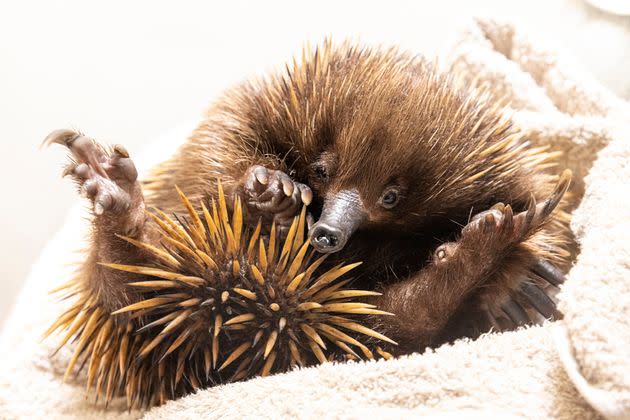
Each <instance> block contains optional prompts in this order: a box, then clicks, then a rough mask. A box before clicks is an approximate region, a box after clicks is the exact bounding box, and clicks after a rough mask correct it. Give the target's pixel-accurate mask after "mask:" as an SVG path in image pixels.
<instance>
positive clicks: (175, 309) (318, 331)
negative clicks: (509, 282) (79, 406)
mask: <svg viewBox="0 0 630 420" xmlns="http://www.w3.org/2000/svg"><path fill="white" fill-rule="evenodd" d="M178 191H179V193H180V197H181V200H182V203H183V204H184V205H185V207H186V209H187V216H188V217H189V220H187V221H186V220H183V219H182V218H181V217H178V218H177V219H175V220H174V219H172V218H171V217H169V216H168V215H166V214H164V213H162V212H160V211H159V210H156V213H157V214H153V213H149V214H148V215H149V217H151V218H152V219H153V221H154V222H155V223H156V224H157V225H158V226H160V230H161V232H162V239H163V242H162V244H161V245H160V246H154V245H152V244H148V243H144V242H141V241H137V240H135V239H133V238H129V237H122V239H124V240H126V241H128V242H129V243H131V244H133V245H134V246H136V247H137V248H138V249H141V250H144V251H145V252H147V253H148V254H150V255H151V256H153V257H154V258H155V260H154V262H152V263H150V264H149V265H146V266H138V265H122V264H116V263H103V264H102V265H103V266H106V267H109V268H111V269H114V270H119V271H123V272H126V273H133V274H135V275H140V276H142V279H141V280H140V281H131V282H129V283H128V284H127V287H129V288H130V289H135V290H136V293H134V295H135V296H137V299H138V300H137V301H135V302H133V303H131V304H130V305H128V306H125V307H123V308H120V309H118V310H116V311H114V312H113V313H108V312H106V311H104V310H103V308H102V306H100V305H99V304H98V302H97V301H96V299H95V298H94V296H93V293H92V291H91V290H89V289H86V288H85V283H84V282H83V281H82V279H80V278H79V279H74V280H72V281H71V282H69V283H68V284H66V285H65V286H63V287H62V288H61V289H60V290H58V291H64V292H66V293H67V294H69V295H71V296H73V297H75V296H74V295H77V297H78V299H77V302H76V304H74V305H73V306H72V307H71V308H70V309H69V310H68V311H67V312H65V313H64V314H63V315H62V316H61V317H60V318H59V319H58V320H57V321H56V322H55V323H54V324H53V325H52V326H51V327H50V329H49V330H48V331H47V332H46V335H49V334H51V333H52V332H53V331H55V330H64V329H67V332H66V333H65V337H64V338H63V339H62V341H61V343H60V346H63V345H65V344H66V343H67V342H68V340H69V339H70V338H71V337H73V336H76V339H77V344H76V348H75V349H74V355H73V357H72V359H71V360H70V362H69V364H68V367H67V371H66V377H67V376H68V375H69V374H70V373H72V372H73V371H75V368H76V365H77V363H82V364H85V365H86V366H87V389H88V391H89V390H91V389H92V388H94V390H95V395H96V396H97V398H98V397H101V398H103V399H104V400H105V401H106V402H108V401H109V400H110V399H111V398H112V397H113V396H114V395H118V394H122V393H124V394H125V395H126V396H127V402H128V405H129V407H133V406H135V405H151V404H153V403H163V402H164V401H165V400H166V399H169V398H174V397H176V396H179V395H183V394H185V393H188V392H190V391H192V390H195V389H198V388H200V387H205V386H208V385H209V384H214V383H221V382H225V381H236V380H241V379H245V378H248V377H250V376H253V375H256V374H259V375H262V376H266V375H268V374H269V373H272V372H281V371H285V370H287V369H288V368H289V367H291V366H306V365H309V364H313V363H316V362H320V363H324V362H326V361H329V360H340V358H345V357H350V358H357V359H360V358H367V359H372V358H373V357H374V355H373V352H372V350H376V351H377V352H378V353H379V354H380V355H381V356H382V357H389V354H388V353H387V352H385V351H384V350H382V349H381V348H380V347H378V346H376V347H372V350H370V348H368V346H366V345H365V344H363V343H362V342H361V341H359V339H357V338H358V337H356V338H355V335H360V334H363V335H365V336H368V337H372V338H374V339H377V340H383V341H386V342H389V343H392V344H395V343H394V342H393V341H392V340H390V339H388V338H387V337H385V336H384V335H382V334H379V333H378V332H376V331H374V330H372V329H370V328H367V327H365V326H363V325H361V322H360V320H359V319H358V318H360V317H361V315H371V316H382V315H391V314H388V313H386V312H383V311H379V310H378V309H375V306H374V305H370V304H367V303H362V302H359V301H357V300H356V299H357V298H360V297H365V296H375V295H379V293H376V292H373V291H365V290H351V289H347V288H344V286H345V285H346V284H348V282H349V279H347V280H343V281H339V280H340V278H341V277H342V276H343V275H344V274H346V273H347V272H348V271H350V270H352V269H353V268H355V267H356V266H358V265H359V263H355V264H350V265H342V264H339V265H337V266H335V267H333V268H332V269H330V270H328V271H326V272H324V273H321V272H316V270H317V268H318V267H319V266H320V265H321V263H322V262H323V260H324V259H325V256H323V257H319V258H317V259H314V258H313V257H314V252H313V251H312V249H311V250H309V242H308V241H306V240H305V235H304V234H305V215H306V213H305V208H304V209H303V211H302V212H301V214H300V215H299V216H297V217H296V218H295V219H294V221H293V223H292V224H291V228H290V230H289V232H288V235H287V237H286V238H285V239H284V240H281V238H279V237H278V235H277V234H276V232H275V230H276V229H275V225H272V227H271V233H270V235H269V240H267V241H266V242H265V240H264V238H263V237H262V236H261V224H260V223H259V224H258V225H257V226H256V228H255V229H251V228H248V227H247V226H243V214H242V213H243V212H242V208H241V204H240V200H239V199H238V197H237V198H236V203H235V205H234V206H233V209H234V210H233V213H232V217H230V216H229V214H228V210H227V205H226V200H225V196H224V194H223V190H222V189H221V187H220V185H219V188H218V194H219V196H218V200H217V202H215V201H214V200H212V203H211V205H210V206H209V207H210V210H208V208H207V207H206V205H205V204H204V203H203V202H202V203H201V205H200V208H201V209H202V211H201V214H198V212H197V211H196V210H195V209H194V207H193V206H192V204H191V202H190V201H189V200H188V198H187V197H186V196H185V195H184V194H183V193H182V192H181V191H180V190H178ZM176 220H177V221H176ZM75 298H76V297H75ZM123 314H126V315H129V316H121V315H123ZM344 331H345V332H344ZM356 333H359V334H356ZM371 345H372V343H370V346H371ZM331 346H334V347H331ZM353 347H355V349H353ZM356 351H359V353H360V354H357V352H356Z"/></svg>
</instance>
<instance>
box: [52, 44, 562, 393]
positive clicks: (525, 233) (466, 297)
mask: <svg viewBox="0 0 630 420" xmlns="http://www.w3.org/2000/svg"><path fill="white" fill-rule="evenodd" d="M490 98H491V96H490V95H488V94H487V93H486V92H485V91H484V90H483V89H478V88H476V87H474V86H467V85H465V84H464V83H461V82H457V81H456V80H454V79H453V78H452V77H451V76H449V75H447V74H443V73H441V72H440V71H438V70H437V69H436V67H435V66H434V65H433V64H431V63H429V62H427V61H425V60H424V59H423V58H420V57H417V56H411V55H409V54H407V53H403V52H399V51H398V50H396V49H368V48H359V47H356V46H353V45H351V44H343V45H341V46H338V47H333V46H332V45H331V44H330V43H325V44H324V45H322V46H321V47H320V48H318V49H316V50H315V51H313V52H311V51H310V50H308V49H306V50H305V51H304V53H303V56H302V59H301V61H299V62H298V61H294V63H293V65H292V66H289V67H287V70H286V72H282V73H277V74H275V75H272V76H270V77H269V78H266V79H260V80H257V81H253V82H248V83H245V84H242V85H240V86H238V87H236V88H235V89H232V90H230V91H228V92H227V93H226V94H225V95H224V96H223V97H222V98H221V99H220V100H219V101H217V102H216V103H215V104H214V105H213V106H212V107H211V108H210V110H209V111H208V113H207V115H206V116H205V118H204V119H203V121H202V123H201V124H200V125H199V127H198V128H197V129H196V130H195V132H194V133H193V134H192V136H191V137H190V139H189V140H188V141H187V142H186V143H185V144H184V145H183V146H182V147H181V148H180V150H179V152H178V153H177V154H176V155H175V156H174V157H173V158H172V159H170V160H169V161H167V162H164V163H163V164H161V165H159V166H158V168H157V169H156V170H155V171H154V173H153V174H152V176H150V177H149V178H148V179H146V180H145V183H144V184H143V188H144V192H145V194H146V196H144V197H143V195H142V191H141V189H140V184H139V183H138V182H137V181H136V179H135V176H133V175H134V174H133V173H132V172H133V171H131V169H129V166H130V165H131V166H132V164H131V163H130V162H131V161H130V160H129V156H128V154H127V152H126V151H125V150H124V149H116V148H114V152H113V154H112V157H111V158H110V160H107V158H106V157H102V158H99V159H100V161H101V162H100V163H98V162H96V163H95V160H94V159H92V161H90V160H89V159H88V160H86V159H85V156H86V155H89V153H85V150H88V149H89V147H88V146H86V145H85V144H80V142H81V141H85V140H84V139H86V138H85V137H81V136H78V135H75V134H74V133H72V132H69V131H67V130H66V131H60V132H56V133H53V134H51V137H50V138H49V141H51V142H58V143H63V144H66V145H67V146H68V147H70V149H71V150H72V151H73V154H74V155H75V158H76V160H77V162H75V164H73V165H72V166H71V167H70V168H69V170H68V172H69V173H72V174H73V175H74V176H75V177H76V178H78V179H79V181H80V183H81V185H84V183H86V182H87V183H89V182H90V180H91V179H93V177H90V176H82V174H83V173H84V172H85V168H84V167H81V165H82V164H87V165H88V166H91V165H93V164H96V165H97V166H98V165H104V168H105V169H104V172H105V173H106V174H104V173H102V172H99V171H96V172H97V173H96V174H95V175H94V174H92V175H94V176H96V178H98V182H101V183H103V182H109V181H108V180H107V178H108V176H107V175H109V178H111V179H112V180H113V181H112V182H113V183H114V184H117V185H118V187H119V189H120V190H122V191H123V192H125V193H126V194H127V195H126V196H125V195H124V194H118V196H117V197H114V198H112V199H109V198H108V199H107V200H105V201H103V199H99V197H101V195H99V194H100V191H102V190H103V189H102V188H101V189H99V188H100V187H99V188H97V187H92V189H93V190H94V191H92V193H91V192H90V191H91V190H90V189H89V187H88V195H92V197H96V198H95V199H96V203H97V204H99V203H102V202H103V203H105V204H106V207H107V208H105V209H104V210H105V211H101V210H103V205H102V204H99V205H100V206H101V207H100V208H99V209H98V210H99V211H97V213H99V214H97V216H96V218H95V222H94V232H95V233H94V244H93V247H92V249H91V253H90V256H89V259H88V261H87V262H86V263H85V265H84V267H83V270H82V272H81V278H82V279H83V280H82V281H83V282H84V284H88V285H89V289H90V290H94V291H96V292H95V293H94V294H93V297H92V300H91V301H90V302H91V303H92V304H93V305H95V307H98V310H99V311H102V313H103V314H109V313H111V312H113V311H116V310H117V309H119V308H121V307H124V306H127V305H130V304H133V302H136V301H138V297H137V296H135V295H134V294H133V292H130V291H129V289H128V288H127V287H126V284H125V283H127V282H128V281H129V277H128V275H125V273H123V272H121V271H119V270H111V269H107V268H106V267H103V266H101V265H98V264H97V263H98V262H99V261H109V262H115V263H118V264H125V265H143V266H145V265H146V262H147V261H154V260H155V257H154V256H152V255H150V253H147V252H143V251H142V250H139V249H137V248H135V247H134V246H133V245H130V244H129V242H127V241H125V240H123V239H120V238H119V237H117V236H115V234H117V233H120V234H123V235H126V236H128V237H131V238H132V239H134V240H140V241H142V242H145V243H153V244H158V243H159V235H158V233H157V230H156V227H155V224H154V223H153V222H151V221H150V220H148V219H147V218H146V217H142V216H140V214H144V212H143V206H144V202H145V201H146V203H147V204H148V205H151V206H155V207H158V208H161V209H163V210H164V212H165V213H169V214H170V213H177V214H184V213H185V212H186V211H187V209H186V206H184V205H183V204H182V201H181V199H180V196H179V194H178V193H177V191H176V188H175V186H176V185H177V186H179V187H180V188H181V190H182V191H183V193H184V194H185V195H186V196H187V197H189V198H190V201H191V202H192V203H200V202H204V201H205V202H207V201H208V199H209V197H213V196H217V194H218V190H217V182H216V180H217V179H221V180H222V183H223V188H224V190H225V194H226V196H227V202H228V203H232V202H233V200H234V199H236V198H239V199H240V200H241V201H242V202H243V210H244V223H245V224H246V225H250V226H254V225H255V224H256V222H257V221H258V220H259V219H261V218H262V221H263V226H262V230H263V233H265V232H268V231H269V229H270V226H271V222H272V221H275V222H277V225H278V229H281V228H282V229H285V230H284V232H285V233H286V229H287V228H288V227H289V226H290V221H291V220H292V217H293V216H294V215H295V214H289V215H288V216H287V214H286V213H287V212H288V210H287V209H290V210H291V212H293V213H296V212H297V211H299V208H301V203H298V204H300V205H299V206H298V205H295V204H296V203H293V205H292V206H289V207H284V208H283V209H282V212H283V213H282V214H281V216H282V217H280V212H281V211H280V210H278V209H276V210H275V211H276V212H275V213H274V211H271V210H267V211H266V210H265V208H267V207H264V206H259V205H256V204H257V203H255V201H256V197H254V196H252V194H251V191H250V190H249V189H248V188H250V187H249V186H248V185H249V184H248V182H250V181H249V180H250V179H251V176H252V173H256V170H254V172H252V168H253V167H254V165H260V166H262V167H264V168H268V169H269V170H271V171H280V172H282V173H286V174H288V175H289V176H290V177H291V178H292V180H293V181H294V184H293V185H288V186H287V185H284V184H282V185H281V184H279V185H280V189H279V191H280V192H282V186H283V185H284V188H285V189H284V191H285V193H286V194H287V196H292V194H293V197H294V198H295V197H296V195H295V194H297V191H298V190H299V191H302V192H303V194H302V196H301V198H302V201H304V203H305V204H308V202H309V201H310V191H311V190H312V196H313V203H312V204H311V205H310V206H309V207H308V209H309V212H310V213H312V214H313V215H314V216H315V217H316V218H317V217H318V216H319V215H320V213H321V212H322V208H326V206H327V205H330V202H331V201H332V200H335V199H337V198H336V197H338V195H339V194H341V193H343V192H345V191H353V192H354V193H353V194H355V196H356V197H359V199H357V200H358V201H357V202H356V203H351V204H352V205H357V206H358V205H360V206H361V211H362V218H361V220H360V221H358V219H357V221H356V223H357V229H356V232H354V234H353V235H352V237H351V238H350V240H349V241H348V242H347V244H346V245H345V246H344V247H343V249H341V250H340V251H338V252H336V253H334V254H332V255H330V257H329V258H328V259H327V261H326V263H325V264H324V265H323V266H322V269H324V270H325V269H327V268H330V267H335V266H337V265H338V264H339V263H340V262H343V261H348V262H352V261H363V264H362V265H361V266H360V267H357V268H356V269H355V270H354V276H355V278H356V280H355V285H356V286H359V287H360V288H362V289H367V290H378V291H381V292H382V295H381V296H374V297H372V298H371V299H372V303H373V304H375V305H377V306H378V307H379V309H381V310H383V311H386V312H391V313H393V314H395V316H392V317H374V318H371V327H372V328H374V329H376V330H377V331H379V332H380V333H383V334H385V335H387V336H388V337H391V338H392V339H393V340H395V341H397V342H398V343H399V345H398V347H390V348H388V350H389V351H392V352H394V353H396V354H401V353H407V352H412V351H422V350H423V349H424V348H425V347H426V346H436V345H438V344H440V343H443V342H445V341H448V340H451V339H453V338H456V337H461V336H471V337H474V336H477V335H479V334H480V333H483V332H486V331H488V330H489V329H490V328H491V327H494V328H496V329H502V330H505V329H512V328H515V327H516V326H518V325H522V324H523V323H529V322H532V319H534V316H533V315H534V312H539V313H541V314H543V315H544V316H545V317H553V316H558V314H557V311H556V310H555V306H554V305H553V302H552V301H551V300H550V299H549V298H548V297H547V295H546V294H545V292H544V290H545V289H546V284H547V282H551V283H553V284H557V283H558V282H559V281H561V279H562V275H561V274H560V273H559V271H558V270H557V269H556V268H555V267H556V266H557V267H560V269H564V268H566V267H567V265H568V263H569V252H568V251H567V249H568V242H569V240H568V229H567V221H568V217H567V215H566V213H564V212H563V211H562V207H563V206H564V204H563V203H562V202H561V203H560V204H559V207H560V209H559V210H557V211H555V212H554V213H553V214H552V215H551V216H550V212H551V211H552V210H553V209H554V208H555V207H556V205H558V203H559V202H560V199H561V197H562V195H563V193H564V191H566V188H567V186H568V182H569V177H568V175H566V174H565V175H563V176H561V177H558V175H554V174H552V173H550V172H549V170H550V169H551V168H553V167H554V166H555V159H556V158H557V156H558V154H557V153H555V152H552V151H548V150H547V149H545V148H540V147H538V148H535V147H532V146H531V145H530V144H529V142H528V141H527V139H526V138H524V136H523V134H522V133H521V132H520V131H519V129H518V127H515V126H514V125H513V124H512V122H511V120H510V119H509V117H507V116H505V115H504V113H503V110H502V107H501V104H498V103H495V102H493V101H492V100H491V99H490ZM77 144H78V145H77ZM90 147H93V146H90ZM99 159H96V160H99ZM77 163H78V164H79V165H78V166H76V164H77ZM116 171H118V172H121V173H122V174H123V175H116V174H117V173H118V172H116ZM280 172H274V173H275V174H276V175H277V174H278V173H280ZM112 174H114V175H112ZM99 177H101V178H106V180H105V181H103V179H101V178H99ZM266 177H267V175H264V174H263V175H259V178H258V179H259V180H260V179H263V181H265V182H266ZM86 178H87V179H88V181H86ZM263 181H260V182H261V183H262V182H263ZM269 182H270V183H271V181H269ZM305 185H307V186H308V187H310V190H308V192H306V191H307V189H308V188H304V186H305ZM391 186H395V188H396V189H397V191H398V192H399V195H400V197H401V199H400V200H399V203H398V205H397V206H396V207H395V208H391V209H385V208H384V207H383V206H382V205H381V199H382V195H383V192H384V191H385V190H387V189H388V188H390V187H391ZM297 197H298V198H299V194H297ZM545 200H546V201H545ZM298 201H299V200H298ZM120 202H122V203H124V204H125V205H124V206H120V205H118V206H117V204H118V203H120ZM536 202H539V203H541V202H542V204H538V205H536V204H535V203H536ZM121 207H122V209H121ZM125 207H126V208H125ZM197 210H200V209H197ZM100 213H102V214H100ZM475 215H479V216H478V217H473V216H475ZM287 221H288V222H287ZM462 228H463V229H462ZM81 310H82V309H81V308H75V309H72V311H74V312H75V315H76V314H82V316H84V318H85V317H87V316H88V315H89V314H87V313H86V314H83V313H81ZM99 313H100V312H99ZM114 319H115V320H116V321H115V322H114V324H115V325H117V326H118V327H117V328H119V329H118V330H117V331H122V330H121V329H123V330H125V331H126V328H132V327H127V326H126V325H128V324H127V323H129V322H131V323H133V318H129V317H124V316H121V317H118V318H114ZM89 325H91V324H89ZM77 328H78V327H77ZM85 328H87V326H86V327H85ZM107 328H114V327H113V326H112V327H107ZM95 331H96V332H95V334H96V333H98V334H102V328H99V329H98V330H97V329H96V328H95ZM74 333H76V329H74V330H73V327H70V331H69V333H68V337H71V336H72V335H73V334H74ZM120 334H121V337H122V335H124V334H122V333H120ZM133 339H134V338H133V336H130V338H129V339H128V340H131V341H129V343H130V344H128V347H126V348H127V349H131V348H132V347H131V346H133V344H131V342H132V341H133ZM186 345H189V346H190V345H191V344H181V346H186ZM135 350H139V348H135ZM117 351H118V350H117ZM179 351H180V350H176V351H175V352H174V353H177V352H179ZM127 353H128V354H130V355H131V354H133V355H134V356H135V355H137V354H138V351H135V352H133V351H131V350H128V351H127ZM111 357H115V355H112V356H111ZM121 363H122V362H121ZM150 368H153V367H149V366H146V367H141V369H147V370H148V369H150ZM88 370H89V367H88ZM175 371H177V369H176V370H175ZM180 375H181V373H180ZM113 381H115V379H113ZM127 386H135V387H138V388H142V387H143V386H145V387H146V386H147V385H146V384H138V383H134V384H133V385H129V384H127Z"/></svg>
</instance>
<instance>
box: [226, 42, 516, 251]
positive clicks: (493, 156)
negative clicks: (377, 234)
mask: <svg viewBox="0 0 630 420" xmlns="http://www.w3.org/2000/svg"><path fill="white" fill-rule="evenodd" d="M243 110H245V111H243ZM226 112H230V113H236V114H239V115H240V114H243V115H242V117H241V118H240V121H245V122H246V124H245V125H244V126H245V128H244V129H242V130H243V131H242V132H240V133H239V136H240V137H242V138H251V139H253V140H252V141H254V142H256V143H257V144H259V145H262V146H264V145H266V144H273V145H274V150H273V151H271V152H272V153H273V154H275V155H278V156H283V159H284V160H285V161H286V162H289V164H290V165H292V167H293V168H294V169H295V170H296V174H297V178H298V179H300V181H302V182H306V183H308V185H309V186H310V187H311V188H312V189H313V192H314V193H315V202H314V204H315V205H316V206H318V207H319V208H318V209H317V210H321V217H320V219H319V221H318V222H317V223H316V224H315V225H314V226H313V227H312V228H311V229H310V232H309V235H310V238H311V243H312V244H313V246H314V247H315V248H316V249H317V250H318V251H320V252H324V253H331V252H336V251H339V250H341V249H342V248H343V247H344V246H345V244H346V243H347V241H348V240H349V239H350V237H351V236H352V235H353V233H354V232H356V231H357V230H366V229H373V230H376V231H380V230H386V231H392V230H393V231H396V232H395V233H396V234H403V235H404V234H407V233H414V234H415V233H417V232H418V231H420V230H422V229H423V228H425V227H426V226H427V224H431V223H433V222H434V221H435V220H436V219H438V223H443V224H444V223H445V221H449V220H455V221H456V222H454V223H453V222H450V223H451V224H452V225H453V226H457V223H462V222H463V223H465V222H466V220H465V217H466V216H467V215H468V213H469V212H470V210H471V203H475V205H476V206H483V205H485V204H487V202H491V201H492V199H495V198H497V197H498V198H501V197H502V196H505V195H506V191H507V189H509V187H508V188H504V190H503V191H499V189H500V188H503V187H501V186H500V185H498V184H502V185H507V184H508V183H505V182H502V183H498V182H497V178H498V176H499V174H501V175H502V178H503V179H505V174H507V173H515V172H517V171H518V170H519V169H518V168H516V169H515V167H518V166H519V165H518V164H515V163H514V162H516V158H515V157H514V151H515V150H516V149H517V148H518V147H519V145H520V143H519V141H518V140H517V139H515V138H514V137H513V136H512V137H511V136H510V135H511V134H512V133H513V132H512V130H511V128H510V124H509V122H507V121H506V120H504V119H503V118H502V117H501V112H500V111H499V108H498V106H497V104H496V103H494V102H492V101H490V100H489V98H488V97H487V96H485V95H483V94H480V93H478V92H476V90H475V89H474V88H472V87H468V88H467V87H466V86H465V85H462V84H459V83H456V82H454V81H453V80H452V79H451V77H450V76H448V75H445V74H443V73H442V72H440V71H439V70H438V69H437V67H436V66H435V65H434V64H431V63H429V62H427V61H426V60H424V59H422V58H421V57H418V56H413V55H411V54H407V53H403V52H400V51H398V50H396V49H365V48H360V47H356V46H353V45H352V44H342V45H341V46H339V47H333V46H332V45H331V44H329V43H326V44H324V45H323V46H322V47H321V48H320V49H318V50H317V51H316V52H315V53H310V52H308V51H306V52H305V53H304V58H303V59H302V62H301V63H299V62H298V61H296V62H295V63H294V65H293V67H289V68H288V69H287V73H286V74H280V75H276V76H274V77H272V78H271V79H264V80H262V81H260V82H259V83H257V84H256V83H254V84H252V85H248V86H246V87H245V88H244V89H243V90H242V91H241V93H240V94H239V96H236V97H235V98H234V100H233V103H232V104H231V105H230V108H229V109H226ZM263 151H265V152H268V151H266V150H263ZM520 166H523V165H520ZM493 195H494V196H493ZM526 198H527V197H526ZM316 213H319V211H316ZM463 215H465V216H463ZM425 233H428V234H430V233H431V232H425Z"/></svg>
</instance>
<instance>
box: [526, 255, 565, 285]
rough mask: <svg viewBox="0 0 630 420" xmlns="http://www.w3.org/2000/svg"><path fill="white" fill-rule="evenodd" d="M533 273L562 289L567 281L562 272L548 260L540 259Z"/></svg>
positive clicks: (533, 268)
mask: <svg viewBox="0 0 630 420" xmlns="http://www.w3.org/2000/svg"><path fill="white" fill-rule="evenodd" d="M532 271H533V272H534V273H535V274H537V275H538V276H540V277H541V278H542V279H544V280H546V281H547V282H548V283H550V284H552V285H554V286H556V287H560V285H561V284H562V283H564V282H565V280H566V278H565V277H564V274H562V271H560V269H559V268H558V267H556V266H555V265H553V264H552V263H550V262H549V261H547V260H543V259H539V260H538V261H536V264H534V266H533V267H532Z"/></svg>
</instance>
